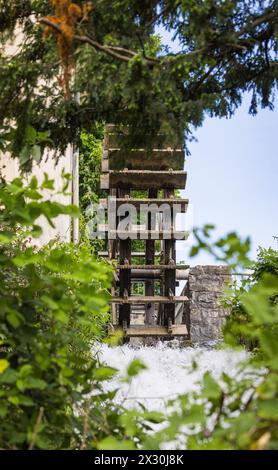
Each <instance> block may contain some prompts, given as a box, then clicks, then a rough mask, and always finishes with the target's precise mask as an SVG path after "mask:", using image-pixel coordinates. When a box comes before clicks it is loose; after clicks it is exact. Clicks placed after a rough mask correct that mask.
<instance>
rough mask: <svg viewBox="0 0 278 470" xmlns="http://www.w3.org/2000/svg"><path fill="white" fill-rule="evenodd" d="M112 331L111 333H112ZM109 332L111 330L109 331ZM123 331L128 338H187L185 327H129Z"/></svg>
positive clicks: (116, 327)
mask: <svg viewBox="0 0 278 470" xmlns="http://www.w3.org/2000/svg"><path fill="white" fill-rule="evenodd" d="M119 329H120V328H119V327H118V325H115V326H114V327H113V330H119ZM113 330H112V331H113ZM110 331H111V330H110ZM123 331H124V334H125V336H128V337H136V336H138V337H140V336H163V337H172V336H188V330H187V328H186V325H172V327H171V328H167V327H165V326H158V325H155V326H147V325H131V326H130V327H129V328H126V329H125V330H123Z"/></svg>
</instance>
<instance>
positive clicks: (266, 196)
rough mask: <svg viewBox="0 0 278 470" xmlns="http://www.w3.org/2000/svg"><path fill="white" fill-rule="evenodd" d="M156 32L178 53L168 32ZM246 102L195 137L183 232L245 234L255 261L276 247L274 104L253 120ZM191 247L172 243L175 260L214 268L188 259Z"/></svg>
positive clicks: (277, 133)
mask: <svg viewBox="0 0 278 470" xmlns="http://www.w3.org/2000/svg"><path fill="white" fill-rule="evenodd" d="M158 33H159V34H161V36H162V40H163V42H164V43H168V44H171V48H172V49H173V50H174V51H175V50H177V45H176V44H175V43H173V42H172V41H171V34H170V33H167V32H165V31H162V30H159V31H158ZM249 103H250V97H249V96H247V95H246V96H245V98H244V100H243V104H242V106H241V107H240V108H239V109H238V110H237V111H236V113H235V115H234V116H233V117H232V118H231V119H218V118H209V117H207V118H206V120H205V122H204V124H203V126H202V127H201V128H199V129H198V130H197V131H196V132H195V134H194V135H195V137H196V138H197V140H198V142H197V143H194V142H193V143H190V144H189V149H190V151H191V156H189V157H187V159H186V163H185V169H186V170H187V172H188V175H187V187H186V190H185V191H182V195H183V196H184V197H188V198H189V209H188V213H187V214H186V216H185V217H186V219H187V222H186V225H187V227H192V225H194V226H202V225H204V224H206V223H212V224H213V225H215V226H216V230H215V236H216V237H220V236H222V235H225V234H226V233H227V232H230V231H237V232H238V234H239V235H241V236H248V235H249V236H250V237H251V240H252V251H251V256H252V258H255V256H256V250H257V247H258V246H259V245H260V246H264V247H269V246H273V247H274V248H278V243H277V242H276V241H274V240H273V236H274V235H278V99H277V100H276V108H275V110H274V111H270V110H268V109H264V110H259V112H258V114H257V116H255V117H252V116H251V115H249V114H248V107H249ZM183 225H184V224H183ZM192 243H193V238H192V236H191V237H190V239H189V240H188V242H177V259H178V261H181V260H184V261H186V262H188V261H189V264H191V265H196V264H216V262H215V260H214V259H213V258H211V256H209V255H207V254H206V253H204V252H201V253H200V254H199V255H198V256H196V257H194V258H192V259H190V260H188V251H189V246H188V245H190V246H191V245H192Z"/></svg>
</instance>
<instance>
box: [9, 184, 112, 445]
mask: <svg viewBox="0 0 278 470" xmlns="http://www.w3.org/2000/svg"><path fill="white" fill-rule="evenodd" d="M44 188H48V189H53V182H52V181H50V180H48V178H47V177H46V178H45V180H44V182H43V183H42V185H41V186H40V187H38V183H37V180H36V178H32V180H31V183H30V184H29V185H28V186H24V185H23V182H22V180H21V179H15V180H14V181H12V182H11V183H10V184H7V183H5V182H2V183H1V186H0V207H1V209H0V227H1V229H0V230H1V231H0V240H1V245H0V264H1V269H0V384H1V389H0V416H1V432H0V447H1V448H6V449H7V448H12V449H13V448H14V449H18V448H20V449H23V448H33V447H38V448H47V449H51V448H75V447H76V446H77V445H78V443H80V439H81V434H80V432H81V431H80V428H82V419H81V417H78V414H77V407H80V406H81V407H82V403H83V402H84V400H85V395H86V394H87V393H89V392H91V391H92V387H94V381H95V382H96V383H95V387H99V383H100V382H99V380H98V379H97V374H98V373H99V372H98V371H97V361H96V357H93V356H92V352H91V348H92V344H93V342H94V341H95V340H96V339H99V338H100V337H101V335H102V334H103V330H104V325H105V323H106V321H107V310H108V302H107V299H108V294H107V292H106V291H107V289H108V288H109V287H110V282H111V277H112V273H111V267H109V266H107V265H105V264H104V263H101V262H100V261H99V260H98V261H96V260H94V259H93V258H92V256H91V253H90V247H89V246H86V245H85V244H83V245H81V246H73V245H71V244H59V243H57V242H52V243H51V244H50V245H48V246H47V247H45V248H44V249H42V250H35V249H34V248H33V246H32V245H30V237H36V236H38V235H39V234H40V233H41V229H40V227H39V226H38V225H37V219H38V217H39V216H41V215H44V216H45V217H46V218H47V219H48V220H49V222H50V223H51V224H53V221H52V219H53V218H55V217H57V216H58V215H59V214H68V215H71V216H77V215H78V209H77V208H75V207H74V206H70V205H69V206H63V205H61V204H58V203H56V202H51V201H49V200H47V201H44V200H43V199H42V196H41V191H42V190H43V189H44ZM104 408H105V407H104ZM98 414H101V413H99V412H98ZM106 419H107V418H106ZM80 420H81V421H80ZM92 423H95V421H92Z"/></svg>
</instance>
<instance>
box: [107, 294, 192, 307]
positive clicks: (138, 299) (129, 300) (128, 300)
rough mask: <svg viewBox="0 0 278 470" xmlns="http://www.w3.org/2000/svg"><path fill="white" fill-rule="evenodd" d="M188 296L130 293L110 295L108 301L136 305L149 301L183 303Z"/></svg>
mask: <svg viewBox="0 0 278 470" xmlns="http://www.w3.org/2000/svg"><path fill="white" fill-rule="evenodd" d="M188 300H189V299H188V297H186V296H174V297H164V296H159V295H153V296H146V295H139V296H136V295H134V296H133V295H132V296H130V297H111V300H110V302H114V303H115V304H120V305H122V304H128V305H132V304H137V305H144V304H146V303H147V304H148V303H150V302H153V303H155V304H175V303H183V302H188Z"/></svg>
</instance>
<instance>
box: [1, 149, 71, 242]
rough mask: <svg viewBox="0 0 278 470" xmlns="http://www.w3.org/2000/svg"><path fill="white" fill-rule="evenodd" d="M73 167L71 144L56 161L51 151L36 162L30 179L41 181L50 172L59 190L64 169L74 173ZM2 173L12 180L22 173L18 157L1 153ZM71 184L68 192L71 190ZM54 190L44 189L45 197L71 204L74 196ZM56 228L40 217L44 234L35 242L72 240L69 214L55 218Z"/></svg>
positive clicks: (39, 221) (8, 179)
mask: <svg viewBox="0 0 278 470" xmlns="http://www.w3.org/2000/svg"><path fill="white" fill-rule="evenodd" d="M72 169H73V154H72V147H71V146H69V147H68V149H67V151H66V153H65V155H64V156H61V157H60V158H59V160H58V162H56V161H55V160H54V159H53V158H52V157H51V153H48V154H47V155H45V156H44V157H43V159H42V161H41V163H40V164H37V163H34V164H33V169H32V172H31V174H30V175H28V177H27V178H28V179H30V178H31V177H32V176H33V175H35V176H36V177H37V179H38V182H39V183H41V182H42V181H43V179H44V173H47V174H48V177H49V179H53V180H54V181H55V192H58V191H59V190H61V189H62V186H63V179H62V176H61V174H62V171H63V170H64V172H66V173H70V174H71V175H72ZM0 174H2V176H3V177H4V178H5V180H6V181H11V180H13V179H14V178H16V177H17V176H19V175H20V172H19V165H18V162H17V160H16V159H14V158H11V157H10V156H9V155H8V154H3V153H2V154H1V153H0ZM71 191H72V188H71V185H70V187H69V190H68V192H71ZM52 192H53V191H49V190H44V191H43V195H44V198H45V199H48V198H51V200H55V201H57V202H59V203H61V204H71V202H72V196H71V195H64V194H56V195H55V196H53V195H52V194H51V193H52ZM53 222H54V225H55V228H53V227H51V226H50V225H49V223H48V222H47V220H46V219H45V218H44V217H40V218H39V219H38V224H39V225H40V226H41V227H42V229H43V234H42V235H41V237H40V238H39V239H36V240H35V244H36V245H38V246H41V245H43V244H45V243H48V242H49V241H50V240H52V239H53V238H56V237H59V238H60V239H61V240H63V241H68V242H69V241H71V240H72V219H71V217H69V216H67V215H60V216H59V217H57V218H56V219H54V220H53Z"/></svg>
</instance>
